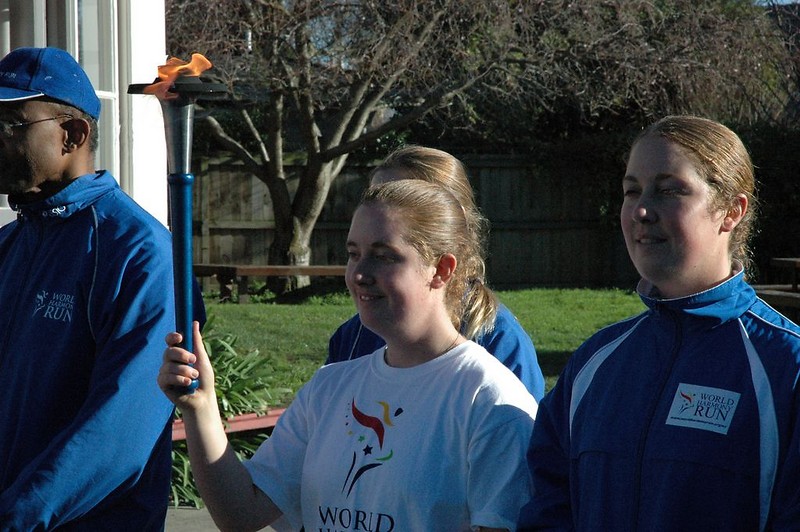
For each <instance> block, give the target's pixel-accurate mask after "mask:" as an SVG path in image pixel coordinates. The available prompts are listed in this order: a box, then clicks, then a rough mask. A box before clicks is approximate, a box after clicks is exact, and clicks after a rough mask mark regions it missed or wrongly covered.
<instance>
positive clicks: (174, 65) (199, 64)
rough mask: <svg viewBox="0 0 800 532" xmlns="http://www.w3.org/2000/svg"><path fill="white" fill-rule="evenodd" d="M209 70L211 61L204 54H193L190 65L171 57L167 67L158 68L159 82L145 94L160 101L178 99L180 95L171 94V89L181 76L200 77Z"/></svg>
mask: <svg viewBox="0 0 800 532" xmlns="http://www.w3.org/2000/svg"><path fill="white" fill-rule="evenodd" d="M209 68H211V61H209V60H208V59H206V58H205V57H204V56H203V55H202V54H192V60H191V61H190V62H188V63H187V62H186V61H182V60H180V59H178V58H177V57H170V58H169V59H167V64H166V65H161V66H159V67H158V79H159V81H156V82H155V83H153V84H151V85H148V86H147V87H145V88H144V89H143V92H144V93H145V94H153V95H155V96H156V97H157V98H158V99H160V100H171V99H173V98H177V97H178V95H177V94H174V93H170V92H169V89H170V87H172V84H173V83H174V82H175V80H176V79H177V78H178V77H179V76H199V75H200V74H202V73H203V72H205V71H206V70H208V69H209Z"/></svg>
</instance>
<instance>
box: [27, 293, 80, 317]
mask: <svg viewBox="0 0 800 532" xmlns="http://www.w3.org/2000/svg"><path fill="white" fill-rule="evenodd" d="M74 307H75V296H74V295H70V294H58V293H54V294H52V295H51V294H50V293H49V292H48V291H47V290H39V292H38V293H37V294H36V304H35V305H34V308H33V316H36V315H37V314H39V313H41V317H42V318H47V319H49V320H55V321H63V322H71V321H72V311H73V308H74Z"/></svg>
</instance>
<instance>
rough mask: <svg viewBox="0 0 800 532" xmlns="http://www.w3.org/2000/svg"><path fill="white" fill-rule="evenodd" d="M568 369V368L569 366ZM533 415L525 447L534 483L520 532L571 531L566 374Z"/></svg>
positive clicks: (522, 515)
mask: <svg viewBox="0 0 800 532" xmlns="http://www.w3.org/2000/svg"><path fill="white" fill-rule="evenodd" d="M568 367H569V366H568ZM566 371H567V370H566V369H565V370H564V373H562V375H561V377H560V378H559V380H558V383H556V386H555V387H554V388H553V389H552V390H551V391H550V392H549V393H548V394H547V395H546V396H545V397H544V399H543V400H542V401H541V403H540V404H539V410H538V412H537V413H536V422H535V423H534V425H533V436H532V437H531V444H530V447H529V448H528V453H527V460H528V468H529V469H530V472H531V479H532V483H533V497H532V499H531V502H530V503H529V504H528V505H527V506H525V507H524V508H523V509H522V512H521V515H520V523H519V530H574V528H575V527H574V524H573V522H572V513H571V506H570V484H569V473H570V457H569V397H570V393H571V392H570V390H569V387H568V386H566V385H565V382H566V380H567V379H566V378H565V373H566Z"/></svg>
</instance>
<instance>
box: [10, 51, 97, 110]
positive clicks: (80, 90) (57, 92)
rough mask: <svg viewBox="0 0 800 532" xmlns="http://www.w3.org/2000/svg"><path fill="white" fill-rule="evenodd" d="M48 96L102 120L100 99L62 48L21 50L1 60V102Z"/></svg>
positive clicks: (87, 78) (82, 72) (80, 69)
mask: <svg viewBox="0 0 800 532" xmlns="http://www.w3.org/2000/svg"><path fill="white" fill-rule="evenodd" d="M42 96H47V97H48V98H52V99H54V100H58V101H59V102H62V103H65V104H67V105H71V106H72V107H75V108H77V109H80V110H81V111H83V112H84V113H86V114H87V115H89V116H91V117H93V118H94V119H95V120H96V119H98V118H100V99H99V98H98V97H97V94H95V92H94V87H92V82H91V81H89V77H88V76H87V75H86V72H84V70H83V68H81V66H80V65H79V64H78V62H77V61H75V59H74V58H73V57H72V56H71V55H70V54H68V53H67V52H65V51H64V50H61V49H59V48H49V47H48V48H17V49H16V50H13V51H11V52H10V53H9V54H8V55H6V56H5V57H4V58H3V59H2V60H0V102H14V101H21V100H29V99H31V98H40V97H42Z"/></svg>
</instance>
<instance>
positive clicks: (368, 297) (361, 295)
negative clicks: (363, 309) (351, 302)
mask: <svg viewBox="0 0 800 532" xmlns="http://www.w3.org/2000/svg"><path fill="white" fill-rule="evenodd" d="M382 297H383V296H380V295H378V294H364V293H359V294H356V299H357V300H358V301H375V300H377V299H381V298H382Z"/></svg>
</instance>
